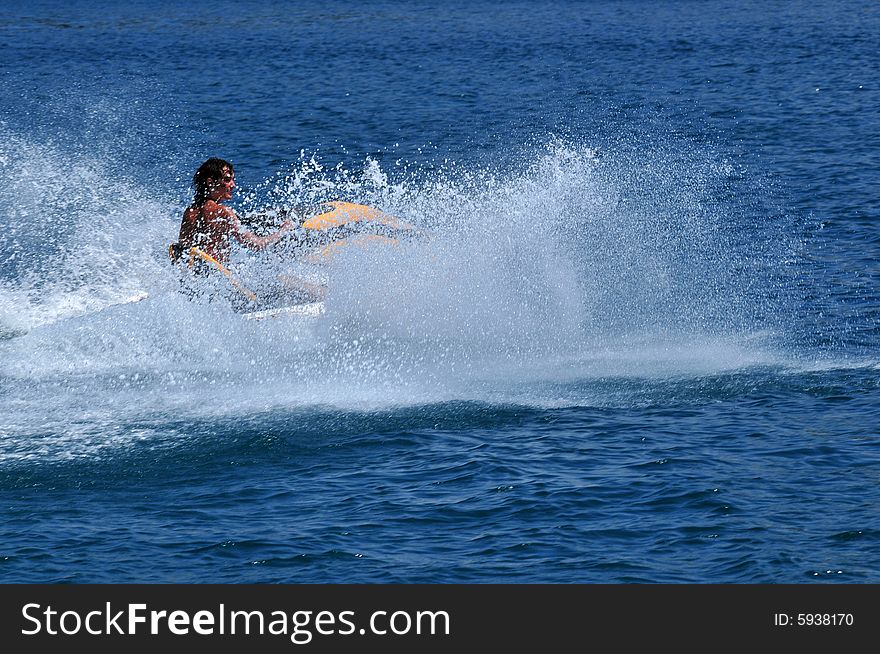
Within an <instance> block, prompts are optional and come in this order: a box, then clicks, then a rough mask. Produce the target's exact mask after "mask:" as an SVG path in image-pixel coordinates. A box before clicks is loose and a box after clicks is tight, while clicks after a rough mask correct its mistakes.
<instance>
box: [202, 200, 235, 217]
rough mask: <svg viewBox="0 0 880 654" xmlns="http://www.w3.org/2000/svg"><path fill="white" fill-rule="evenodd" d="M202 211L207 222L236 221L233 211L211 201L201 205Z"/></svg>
mask: <svg viewBox="0 0 880 654" xmlns="http://www.w3.org/2000/svg"><path fill="white" fill-rule="evenodd" d="M202 211H203V212H204V214H205V217H206V218H207V219H209V220H228V221H236V222H237V221H238V216H237V215H236V213H235V211H233V210H232V209H230V208H229V207H227V206H224V205H222V204H220V203H218V202H214V201H213V200H208V201H207V202H205V204H204V205H202Z"/></svg>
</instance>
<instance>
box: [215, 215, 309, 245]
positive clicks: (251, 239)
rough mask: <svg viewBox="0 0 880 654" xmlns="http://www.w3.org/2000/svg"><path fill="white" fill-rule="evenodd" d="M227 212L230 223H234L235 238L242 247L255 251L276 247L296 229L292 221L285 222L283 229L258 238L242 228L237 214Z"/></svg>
mask: <svg viewBox="0 0 880 654" xmlns="http://www.w3.org/2000/svg"><path fill="white" fill-rule="evenodd" d="M226 210H227V211H228V212H229V219H230V221H232V224H233V230H232V231H233V234H235V238H236V239H237V240H238V242H239V243H241V244H242V245H244V246H246V247H249V248H252V249H254V250H262V249H263V248H267V247H269V246H270V245H274V244H275V243H277V242H278V241H280V240H281V238H282V237H283V236H284V235H285V234H287V233H288V232H289V231H290V230H291V229H293V228H294V223H293V222H292V221H290V220H285V221H284V222H283V223H282V224H281V228H280V229H279V230H278V231H276V232H274V233H272V234H268V235H266V236H258V235H257V234H254V233H253V232H252V231H249V230H246V229H244V228H242V226H241V222H240V221H239V219H238V216H237V215H236V214H235V212H234V211H232V209H229V208H227V209H226Z"/></svg>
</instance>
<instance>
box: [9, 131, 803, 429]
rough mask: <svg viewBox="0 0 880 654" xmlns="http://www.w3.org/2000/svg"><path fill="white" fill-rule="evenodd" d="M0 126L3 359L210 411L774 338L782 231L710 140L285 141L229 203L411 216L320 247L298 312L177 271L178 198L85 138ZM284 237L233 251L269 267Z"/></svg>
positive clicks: (477, 392)
mask: <svg viewBox="0 0 880 654" xmlns="http://www.w3.org/2000/svg"><path fill="white" fill-rule="evenodd" d="M3 147H4V150H3V152H2V157H0V165H2V166H3V169H2V171H3V175H4V177H5V178H6V180H7V183H6V184H5V185H4V186H5V189H4V196H3V197H0V203H2V205H3V207H4V209H5V210H6V215H7V216H10V219H9V220H10V223H11V229H9V230H6V233H5V234H4V235H3V236H2V237H0V238H2V239H3V251H4V252H5V253H9V255H8V256H7V257H6V260H5V264H4V269H3V276H2V314H3V319H2V322H3V323H4V324H5V325H11V326H12V327H13V328H16V327H19V328H21V329H22V330H30V332H29V333H28V334H27V335H26V336H21V337H18V338H15V339H13V340H11V341H9V340H7V341H6V343H5V345H3V346H2V347H3V348H4V353H3V355H4V360H5V361H4V367H5V371H4V373H5V374H6V375H10V376H12V377H15V378H17V379H19V380H46V379H56V380H57V379H61V380H65V381H64V383H66V384H67V383H69V384H75V385H79V386H80V387H81V388H92V390H93V392H94V393H95V394H98V393H102V392H110V394H111V395H114V396H115V395H116V394H117V393H118V394H122V395H125V394H127V393H129V392H130V390H131V388H132V383H133V382H132V379H133V376H134V375H137V376H138V380H139V381H138V382H137V384H136V387H137V388H140V387H141V386H142V384H143V383H144V382H143V380H144V379H148V380H150V382H149V383H150V384H151V385H152V386H151V387H152V388H153V389H154V390H155V389H160V390H156V391H155V396H156V398H158V399H156V402H157V404H156V406H157V407H161V409H160V410H161V411H167V410H169V407H171V406H173V408H174V410H175V411H178V410H183V409H185V410H187V411H190V412H192V411H198V410H202V409H206V410H210V411H215V412H216V411H220V410H227V409H228V410H233V411H235V410H248V407H250V408H253V407H267V406H272V405H274V404H282V405H284V404H288V403H290V402H298V403H306V404H308V403H315V404H321V403H331V404H333V403H343V404H344V403H346V402H355V403H357V402H367V403H375V404H380V405H381V404H386V405H387V404H397V403H412V402H416V403H419V402H431V401H440V400H443V399H447V398H462V397H464V398H469V399H470V398H481V397H487V396H491V397H493V398H497V397H499V396H498V394H499V393H501V396H502V398H503V396H504V391H503V390H501V389H504V388H509V387H510V388H512V386H518V387H519V386H521V385H522V384H529V383H532V382H534V383H545V382H548V381H549V382H564V381H565V380H576V379H584V378H591V377H592V378H601V377H607V376H615V375H617V376H619V375H624V376H626V375H631V376H632V375H635V376H644V375H660V376H663V375H670V374H679V373H696V374H706V373H712V372H718V371H723V370H729V369H737V368H741V367H743V366H750V365H756V364H762V363H763V364H766V363H770V362H773V361H775V359H774V355H772V354H769V353H768V352H769V350H768V349H767V348H766V345H767V335H768V334H770V335H773V334H778V333H779V331H780V328H781V324H782V323H783V322H784V313H785V302H784V299H781V296H780V295H779V294H776V293H775V290H774V284H776V283H777V282H778V277H779V275H780V272H781V271H782V270H783V269H784V260H785V259H786V257H787V256H788V254H789V253H788V251H787V249H786V244H785V243H784V241H783V240H782V239H779V238H776V237H777V236H778V234H779V233H778V232H772V233H771V232H769V231H767V230H766V228H765V227H759V226H758V223H759V222H760V220H761V218H762V217H761V216H756V215H753V214H751V213H749V212H748V211H744V210H743V209H742V208H741V207H739V206H738V205H737V204H736V203H733V202H730V201H729V200H728V199H725V197H724V194H725V193H728V194H731V190H730V189H731V184H732V182H731V180H732V179H735V178H737V176H741V174H742V173H741V171H738V170H737V169H736V168H735V167H734V166H732V165H731V164H729V163H728V162H725V161H723V160H717V158H716V157H715V156H714V155H713V154H712V153H711V152H709V153H706V152H703V153H702V154H701V153H700V152H699V151H696V152H695V151H694V150H692V151H690V152H689V153H684V152H682V151H680V150H676V149H674V148H668V147H667V148H663V147H656V148H654V149H647V148H635V149H633V148H631V149H629V150H626V149H624V148H621V149H614V148H607V149H604V150H603V149H599V150H595V149H593V148H591V147H587V146H585V145H583V144H579V143H576V142H562V141H551V142H549V143H547V144H544V145H542V146H540V147H538V148H535V149H532V150H531V151H528V152H526V153H524V155H523V157H522V158H521V160H520V162H519V163H518V164H517V165H513V166H508V167H507V168H504V169H501V168H498V167H496V168H491V167H486V168H481V169H473V168H470V169H459V168H456V167H455V166H454V165H453V164H448V163H444V164H443V165H438V166H436V167H433V168H430V169H425V168H421V169H419V168H415V167H412V168H409V167H406V166H403V167H394V168H392V169H388V170H386V169H383V168H382V166H381V165H380V164H379V163H378V162H376V161H374V160H370V159H368V160H367V161H366V162H365V164H364V166H363V167H362V168H361V169H357V170H347V169H345V168H344V167H342V166H337V167H336V168H333V169H331V170H324V169H323V168H322V166H321V164H320V163H319V160H318V159H317V158H316V157H313V156H312V157H307V156H305V155H303V157H302V159H301V161H300V162H299V164H298V165H297V166H295V167H294V168H293V169H292V170H289V171H284V172H280V173H279V174H278V175H277V176H276V177H274V178H273V179H270V180H267V181H266V182H265V183H264V184H262V185H258V186H256V187H255V188H254V189H253V190H252V191H251V192H250V193H248V194H246V196H245V197H244V198H242V199H241V200H240V204H241V205H242V211H247V210H249V209H255V208H260V207H261V206H267V205H268V206H276V207H277V206H309V205H311V204H315V203H318V202H321V201H324V200H327V199H335V198H339V199H346V200H352V201H356V202H361V203H365V204H369V205H372V206H376V207H378V208H380V209H382V210H383V211H385V212H386V213H389V214H392V215H395V216H398V217H400V218H401V219H403V220H405V221H407V222H408V223H410V224H412V225H413V226H414V227H415V228H416V230H417V231H418V233H419V234H420V236H419V237H418V238H412V239H403V240H401V242H400V243H398V244H397V245H396V246H381V247H379V246H377V247H366V248H357V247H352V248H345V249H344V250H343V251H341V252H340V253H339V254H338V255H336V256H335V257H334V258H333V260H332V262H331V263H330V264H329V265H327V266H326V269H324V270H323V271H322V273H321V274H322V275H323V276H324V279H325V280H326V281H327V283H328V300H327V303H326V307H327V310H326V313H325V315H324V316H323V317H322V318H321V319H320V320H319V321H317V322H316V323H315V322H309V323H305V322H302V321H299V322H285V321H283V320H277V321H270V322H264V323H253V322H248V321H244V320H242V319H241V318H240V317H239V316H237V315H235V314H234V313H233V312H232V311H231V310H230V309H229V307H224V306H222V305H217V304H203V303H193V302H190V301H188V300H186V299H185V298H183V297H182V296H181V295H180V294H178V293H177V292H176V290H175V289H176V286H175V279H174V275H173V273H171V271H170V270H169V266H168V265H167V259H166V256H165V247H166V245H167V243H168V242H169V240H170V239H172V238H173V236H174V234H175V233H176V230H177V221H178V220H179V209H180V208H179V207H174V206H173V203H171V202H164V203H163V202H160V201H154V202H146V203H145V202H132V201H129V200H131V199H132V198H134V197H136V196H137V194H136V190H135V189H134V188H133V186H132V185H131V183H130V182H128V181H127V180H125V179H122V178H119V177H117V176H115V175H114V173H113V171H111V170H107V169H106V168H105V167H103V166H102V160H100V159H91V158H89V157H87V156H79V157H76V158H74V159H73V160H72V161H70V160H69V159H70V158H69V157H65V156H64V153H63V152H60V151H58V150H57V149H55V148H54V147H53V146H51V145H50V144H42V145H40V146H37V145H34V144H33V143H29V142H28V141H27V140H26V139H22V138H16V137H15V136H14V135H10V134H5V138H4V146H3ZM697 155H699V156H697ZM61 161H65V162H66V163H65V165H63V166H62V165H59V162H61ZM45 217H48V218H49V219H48V220H44V218H45ZM285 254H288V255H289V254H290V252H289V251H288V252H286V251H285V249H284V248H280V249H279V250H278V251H277V252H275V253H274V256H273V255H271V254H266V255H264V256H262V257H253V256H252V257H251V258H250V264H247V265H246V264H245V261H246V259H245V257H244V255H237V257H236V263H237V264H238V265H240V266H241V267H242V268H243V269H245V268H248V267H250V268H251V269H256V268H255V266H256V264H259V265H263V264H265V265H266V270H271V271H272V274H275V273H276V272H277V271H278V269H279V266H281V267H283V265H285V264H284V261H285V259H284V256H285ZM142 291H147V292H148V293H149V298H148V299H147V300H145V301H143V302H138V303H133V304H124V303H123V301H124V300H125V299H127V298H129V297H131V296H132V295H135V294H137V293H139V292H142ZM780 318H782V320H778V319H780ZM516 393H517V394H518V393H520V391H517V392H516ZM198 395H202V396H205V395H207V396H209V397H214V399H215V401H213V402H210V401H209V402H204V401H203V400H196V399H195V398H196V396H198ZM513 396H514V395H510V397H513ZM516 396H517V397H519V395H516ZM220 407H224V408H223V409H221V408H220Z"/></svg>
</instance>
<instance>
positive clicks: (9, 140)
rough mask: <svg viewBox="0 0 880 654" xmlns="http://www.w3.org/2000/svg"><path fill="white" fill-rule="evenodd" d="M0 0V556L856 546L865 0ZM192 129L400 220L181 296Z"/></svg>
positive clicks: (583, 562)
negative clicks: (299, 275)
mask: <svg viewBox="0 0 880 654" xmlns="http://www.w3.org/2000/svg"><path fill="white" fill-rule="evenodd" d="M2 4H3V9H4V11H3V12H0V89H2V93H0V227H2V229H0V581H3V582H7V583H9V582H41V583H43V582H45V583H59V582H60V583H66V582H69V583H92V582H111V583H116V582H180V583H199V582H223V583H226V582H229V583H233V582H260V583H262V582H278V583H295V582H297V583H298V582H306V583H348V582H377V583H385V582H406V583H409V582H428V583H447V582H478V583H482V582H527V583H532V582H554V583H567V582H586V583H629V582H648V583H677V582H695V583H792V582H793V583H799V582H805V583H812V582H823V583H876V582H878V581H880V546H878V545H880V490H878V489H880V485H878V483H877V482H878V480H880V479H878V477H880V405H878V402H880V389H878V380H880V375H878V373H880V355H878V345H880V331H878V319H880V268H878V263H877V262H878V261H880V232H878V226H877V219H878V217H880V202H878V196H877V189H878V188H880V183H878V182H880V179H878V170H880V156H878V153H880V87H878V80H880V57H878V54H877V35H878V34H880V8H878V6H877V5H876V3H873V2H868V1H857V0H856V1H852V2H834V1H821V0H820V1H817V2H812V3H808V4H804V3H800V2H779V1H776V2H763V1H762V2H750V1H746V2H733V1H732V0H731V1H724V0H711V1H707V2H691V1H689V0H668V1H659V2H638V1H616V2H611V1H601V0H600V1H596V2H578V1H575V0H559V1H555V2H504V3H501V2H488V1H476V2H447V3H443V4H442V6H441V5H437V4H436V3H430V2H426V1H420V0H407V1H405V2H391V1H388V0H372V1H371V0H368V1H366V2H359V3H349V2H341V1H330V2H321V3H313V2H305V1H301V2H300V1H290V2H285V1H277V0H275V1H272V2H269V1H268V0H266V1H255V2H230V1H228V0H212V1H211V2H203V1H201V0H199V1H197V2H194V3H186V4H182V3H180V4H178V3H173V2H168V1H167V0H145V1H144V2H139V3H125V2H109V1H105V2H93V1H92V0H90V1H89V2H83V1H81V0H74V1H72V2H46V1H32V2H29V3H27V4H26V5H25V4H23V3H11V2H3V3H2ZM209 156H220V157H223V158H226V159H229V160H231V161H232V162H234V164H235V167H236V179H237V182H238V184H239V188H238V195H237V198H236V199H235V201H234V203H233V206H235V207H236V208H237V209H239V210H240V211H241V212H246V211H248V210H251V209H260V208H266V207H273V206H279V205H284V206H287V205H307V204H309V203H312V202H315V201H321V200H326V199H346V200H352V201H356V202H363V203H366V204H370V205H373V206H377V207H379V208H381V209H382V210H383V211H386V212H388V213H391V214H394V215H398V216H401V217H403V218H405V219H406V220H407V221H409V222H411V223H412V224H413V225H415V226H417V227H419V228H420V229H421V230H423V231H424V232H425V233H427V234H429V235H430V236H429V237H428V238H427V239H425V240H421V241H418V242H415V243H409V244H406V243H405V244H401V245H400V246H399V247H396V248H384V249H382V248H379V249H373V250H369V249H367V250H363V251H360V250H354V251H350V252H346V253H345V254H344V255H343V256H341V257H340V258H339V260H338V261H337V262H335V263H334V264H333V266H332V267H331V269H330V270H329V271H328V273H327V275H328V299H327V302H326V312H325V314H324V315H323V316H321V317H320V318H319V319H318V320H314V321H309V320H296V319H291V318H288V319H276V320H272V321H263V322H256V321H246V320H244V319H242V318H241V316H239V315H237V314H235V313H233V312H232V311H231V310H230V309H229V308H228V307H226V306H224V305H222V304H211V305H205V304H201V303H197V302H191V301H189V300H187V299H186V298H185V297H183V296H182V295H181V294H180V293H178V292H177V287H176V280H175V277H174V274H173V272H172V271H171V270H170V267H169V265H168V263H167V255H166V248H167V245H168V243H169V242H170V241H171V240H173V239H174V238H175V237H176V233H177V228H178V226H179V220H180V215H181V212H182V210H183V208H184V207H185V206H186V205H187V203H188V202H189V200H190V197H191V196H190V193H191V190H190V188H189V179H190V178H191V176H192V173H193V172H194V170H195V168H196V167H197V166H198V165H199V163H201V161H203V160H204V159H206V158H207V157H209ZM282 250H283V248H282ZM282 254H283V251H282ZM276 263H277V257H273V256H272V255H268V254H267V255H259V254H246V253H240V254H239V255H237V259H236V266H238V269H239V270H240V271H241V272H242V274H250V275H251V276H259V275H260V274H261V273H260V271H261V270H263V269H265V268H271V267H272V266H273V265H275V264H276ZM264 267H265V268H264ZM142 293H147V294H148V297H147V299H145V300H142V301H139V302H129V303H126V302H125V300H126V299H129V298H131V297H134V296H138V294H142Z"/></svg>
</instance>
